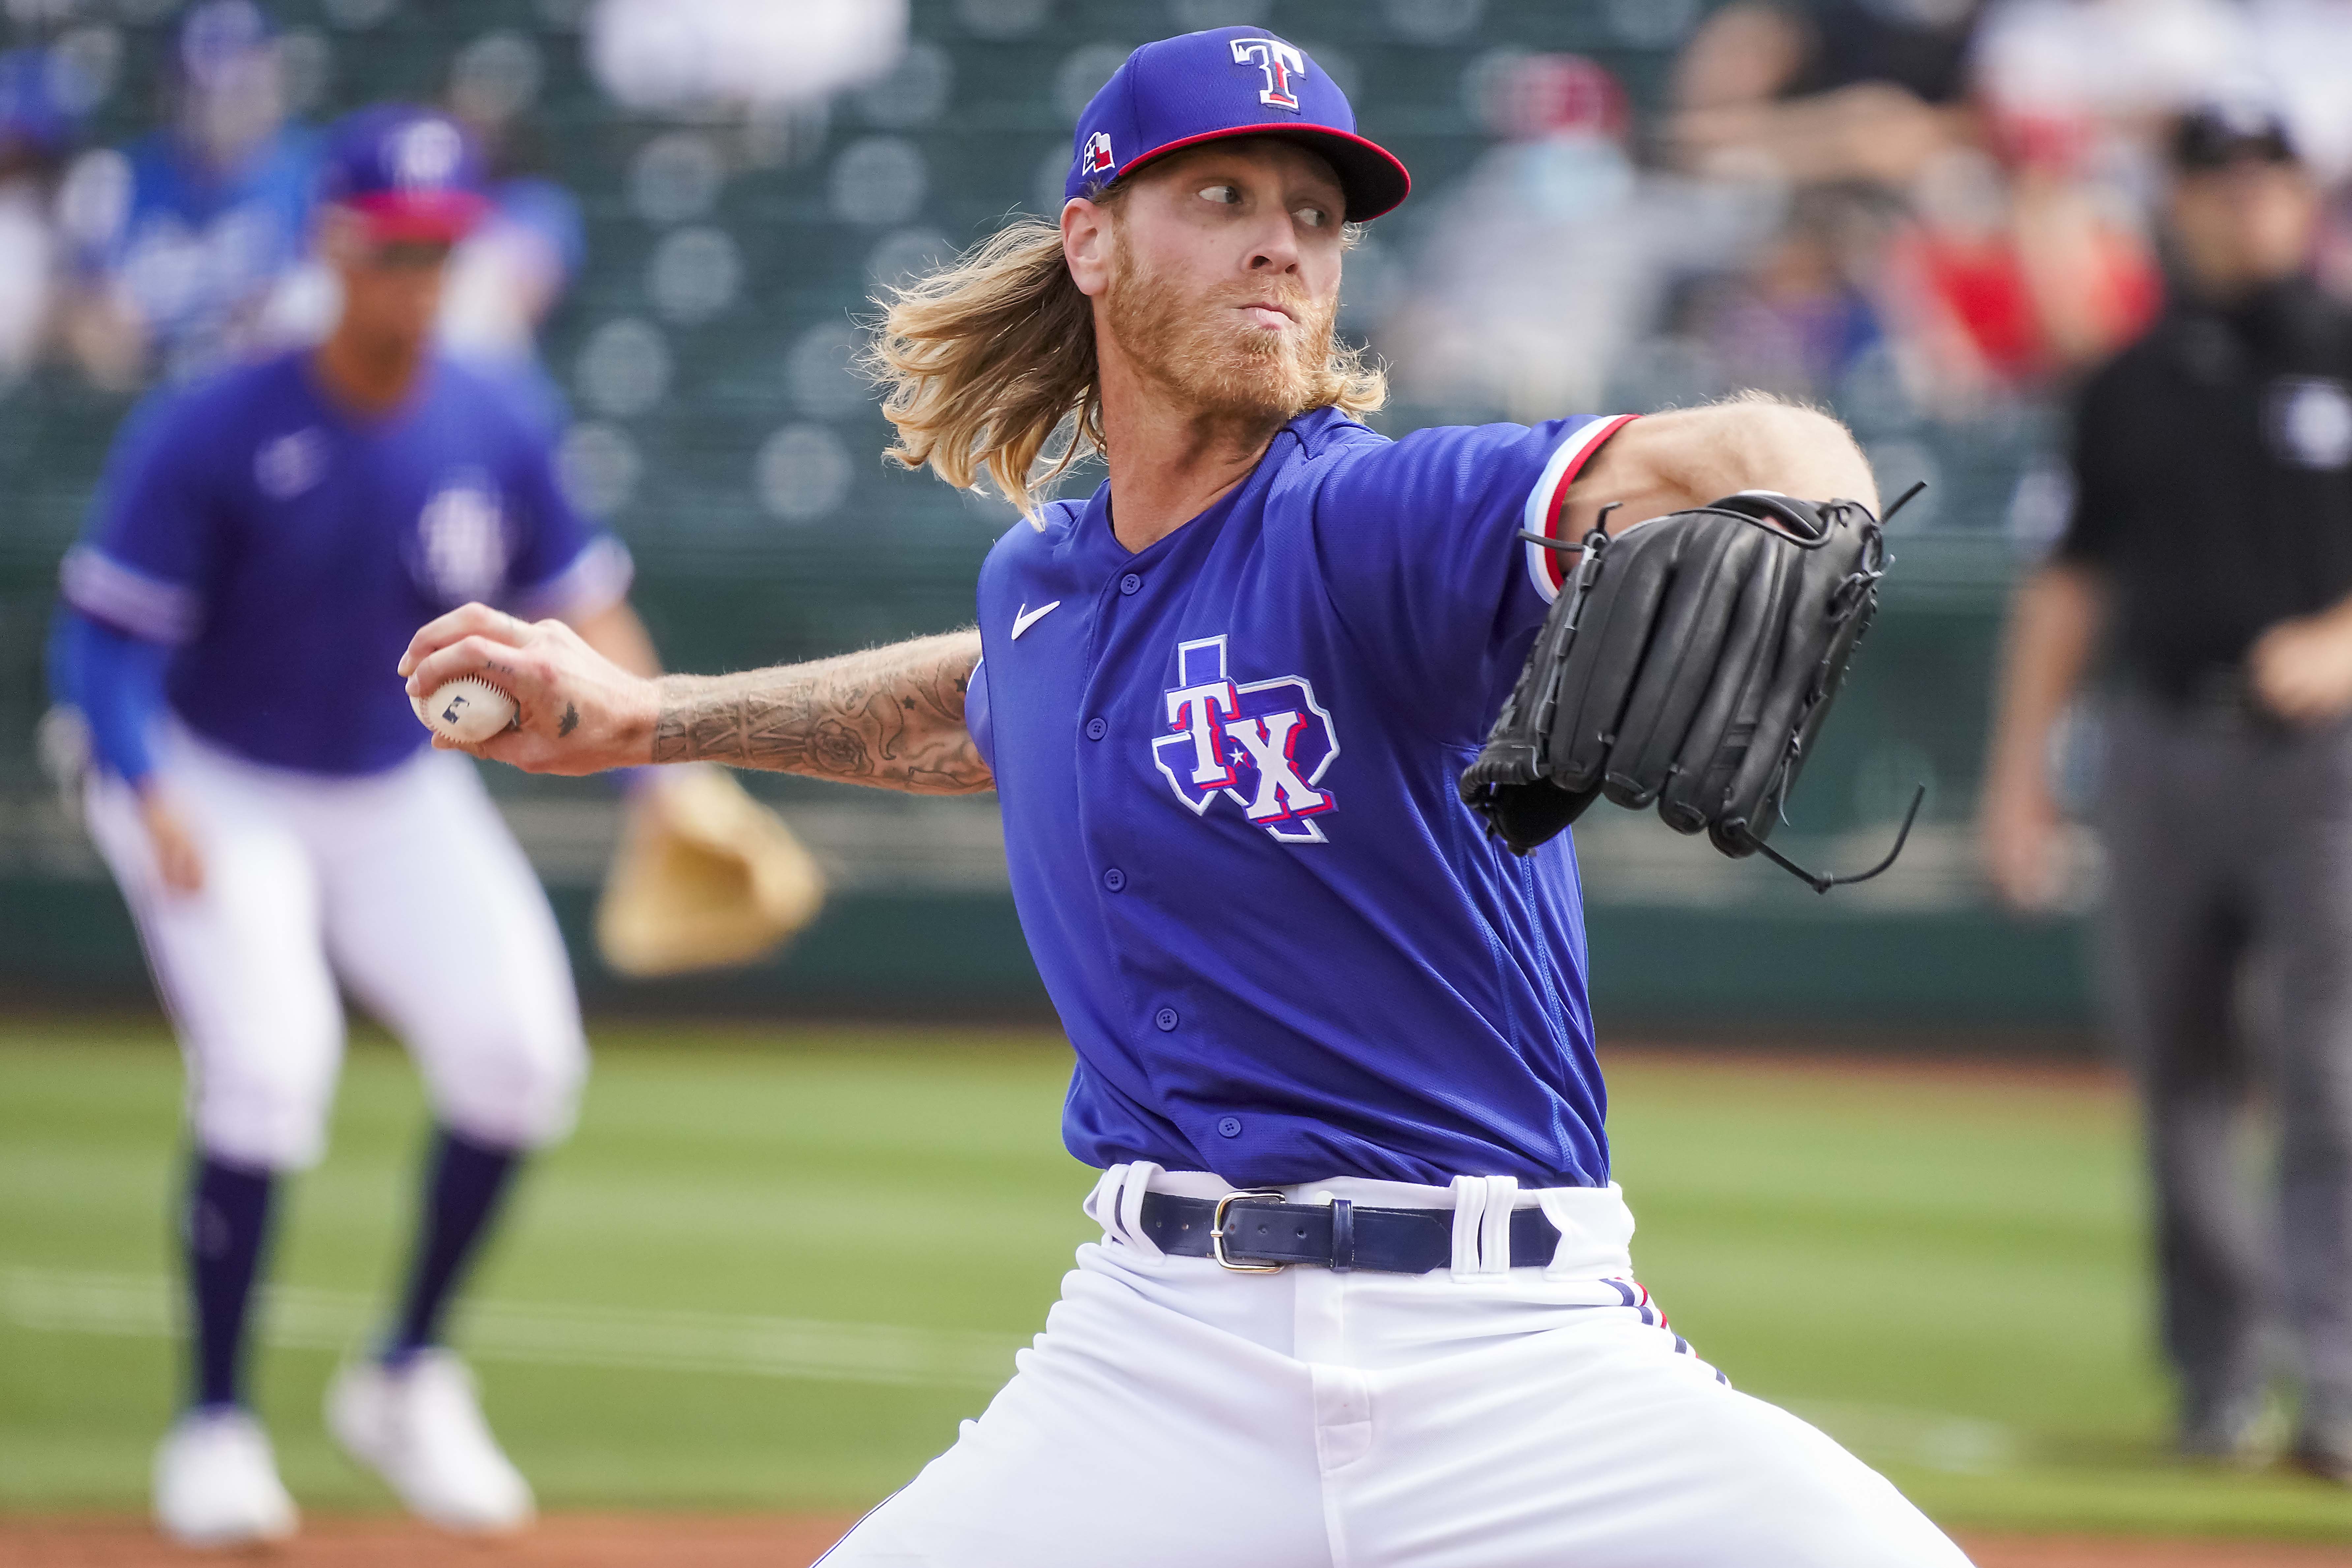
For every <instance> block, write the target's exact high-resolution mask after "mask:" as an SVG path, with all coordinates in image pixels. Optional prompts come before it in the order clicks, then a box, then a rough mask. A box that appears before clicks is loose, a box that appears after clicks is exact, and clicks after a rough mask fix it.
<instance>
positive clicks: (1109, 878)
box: [1103, 866, 1127, 893]
mask: <svg viewBox="0 0 2352 1568" xmlns="http://www.w3.org/2000/svg"><path fill="white" fill-rule="evenodd" d="M1103 886H1104V887H1106V888H1108V889H1110V890H1111V891H1112V892H1114V893H1116V892H1118V890H1119V889H1121V888H1124V887H1126V886H1127V873H1126V872H1124V871H1122V870H1120V869H1119V868H1118V867H1116V866H1113V867H1112V868H1110V869H1109V870H1108V871H1105V872H1104V873H1103Z"/></svg>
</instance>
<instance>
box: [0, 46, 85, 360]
mask: <svg viewBox="0 0 2352 1568" xmlns="http://www.w3.org/2000/svg"><path fill="white" fill-rule="evenodd" d="M71 69H72V66H71V62H70V61H68V60H67V59H66V58H64V57H62V56H60V55H58V54H57V53H55V52H53V51H51V50H48V49H14V50H11V51H9V52H8V53H6V54H5V55H0V384H6V383H9V382H13V381H15V380H16V379H17V378H18V377H20V376H22V375H23V374H25V373H26V371H27V370H29V369H31V368H32V365H33V363H34V361H35V360H37V358H39V357H40V354H41V353H42V351H43V349H44V347H45V346H46V344H47V339H48V333H49V313H50V309H51V304H52V301H53V300H54V297H55V293H56V289H55V283H56V270H57V259H58V258H57V243H56V237H55V235H54V234H53V232H52V230H51V227H50V202H51V197H52V190H53V187H54V186H55V184H56V183H57V174H58V169H59V168H60V166H61V165H62V163H63V161H64V158H65V155H66V153H68V151H70V150H71V148H72V145H73V139H74V133H75V131H76V129H77V125H76V121H77V119H78V116H77V115H76V114H75V112H74V110H73V105H74V104H75V102H76V101H78V100H79V98H80V97H81V96H82V95H81V94H79V93H78V92H77V91H76V90H75V89H74V85H73V84H72V83H71V82H69V81H68V80H66V79H65V76H66V74H67V73H68V72H69V71H70V70H71Z"/></svg>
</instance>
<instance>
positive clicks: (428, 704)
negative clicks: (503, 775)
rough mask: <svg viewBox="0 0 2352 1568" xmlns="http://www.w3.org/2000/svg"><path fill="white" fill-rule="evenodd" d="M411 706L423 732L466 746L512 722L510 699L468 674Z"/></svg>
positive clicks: (513, 717) (513, 706) (512, 711)
mask: <svg viewBox="0 0 2352 1568" xmlns="http://www.w3.org/2000/svg"><path fill="white" fill-rule="evenodd" d="M412 701H413V700H412ZM414 706H415V709H416V716H417V717H418V718H419V719H422V720H424V721H425V727H426V728H427V729H429V730H431V731H434V733H436V734H439V735H446V736H448V737H449V738H450V739H451V740H453V741H456V742H459V743H460V744H463V745H467V746H471V745H476V744H478V743H479V742H483V741H487V740H488V739H489V738H490V737H491V736H493V735H495V734H497V733H498V732H499V731H501V730H503V729H505V728H506V727H507V726H508V725H509V724H511V723H513V722H514V720H515V700H514V699H513V698H511V697H509V696H508V695H507V694H506V693H505V692H503V691H500V690H499V689H498V688H497V687H495V686H492V685H491V684H490V683H489V682H488V681H487V680H484V679H480V678H479V677H478V676H471V675H461V676H459V677H458V678H457V679H455V680H452V681H450V682H448V683H447V684H446V685H445V686H443V687H442V688H441V689H439V690H437V691H436V692H435V693H434V694H433V695H432V696H430V697H428V698H426V699H425V700H423V701H421V702H415V703H414Z"/></svg>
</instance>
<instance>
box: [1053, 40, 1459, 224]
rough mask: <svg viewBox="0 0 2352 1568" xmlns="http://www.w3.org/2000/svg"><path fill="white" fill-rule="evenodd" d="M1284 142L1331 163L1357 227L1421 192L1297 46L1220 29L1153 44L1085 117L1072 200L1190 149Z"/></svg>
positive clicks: (1068, 194) (1066, 193) (1074, 153)
mask: <svg viewBox="0 0 2352 1568" xmlns="http://www.w3.org/2000/svg"><path fill="white" fill-rule="evenodd" d="M1234 136H1278V137H1280V138H1282V139H1283V140H1284V141H1286V142H1297V143H1299V144H1300V145H1301V146H1304V147H1307V148H1310V149H1312V150H1313V151H1315V152H1317V153H1321V154H1322V155H1323V156H1324V157H1325V158H1326V159H1328V161H1329V162H1330V164H1331V167H1332V169H1333V171H1334V172H1336V173H1337V174H1339V188H1340V189H1341V190H1342V191H1344V192H1346V193H1347V197H1348V212H1347V217H1348V220H1349V222H1351V223H1361V222H1363V221H1364V220H1365V219H1367V218H1375V217H1378V216H1381V214H1382V213H1384V212H1387V211H1388V210H1389V209H1391V207H1393V206H1395V205H1397V204H1398V203H1399V202H1402V200H1404V198H1405V194H1406V193H1407V192H1409V191H1411V190H1412V175H1411V174H1406V173H1405V168H1404V165H1403V164H1402V163H1399V162H1398V161H1397V158H1396V155H1395V154H1394V153H1391V152H1390V151H1389V150H1388V149H1387V148H1385V147H1382V146H1381V145H1379V144H1378V143H1376V142H1370V141H1367V140H1366V139H1365V138H1363V137H1361V136H1359V135H1357V134H1356V111H1355V110H1352V109H1350V108H1349V107H1348V95H1347V94H1346V93H1344V92H1341V91H1340V90H1339V84H1338V83H1336V82H1334V81H1333V80H1332V79H1330V78H1329V77H1328V76H1326V75H1324V74H1323V71H1322V68H1320V67H1318V66H1317V65H1316V63H1315V62H1314V61H1313V60H1311V59H1308V58H1307V51H1306V50H1304V49H1302V48H1300V47H1298V46H1297V45H1296V44H1292V43H1288V42H1286V41H1285V40H1283V39H1281V38H1277V37H1275V36H1274V35H1273V34H1272V33H1269V32H1267V31H1265V29H1264V28H1262V27H1213V28H1211V29H1210V30H1209V31H1207V32H1205V33H1186V34H1185V35H1183V36H1182V37H1176V38H1162V39H1160V42H1158V43H1156V44H1146V45H1144V46H1143V47H1141V48H1139V49H1138V50H1136V51H1135V52H1134V53H1133V54H1131V55H1129V56H1128V57H1127V62H1126V63H1125V64H1124V65H1122V66H1120V67H1119V68H1118V70H1117V71H1115V72H1113V73H1112V75H1111V79H1110V80H1108V81H1107V82H1105V83H1104V84H1103V89H1102V90H1101V91H1100V92H1097V94H1095V96H1094V99H1093V101H1091V102H1089V103H1088V104H1087V108H1086V112H1085V113H1083V114H1081V115H1079V116H1078V130H1077V134H1076V138H1075V139H1074V141H1073V142H1072V144H1071V157H1070V174H1069V178H1068V179H1067V180H1066V181H1064V182H1063V184H1062V199H1063V200H1064V201H1068V200H1070V199H1071V198H1072V197H1075V196H1093V195H1097V194H1098V193H1100V192H1101V191H1102V190H1104V189H1105V188H1106V187H1108V185H1110V184H1112V183H1113V182H1114V181H1116V180H1119V179H1122V178H1124V177H1125V176H1127V175H1128V174H1132V173H1133V172H1134V171H1136V170H1137V169H1139V168H1141V167H1142V166H1143V165H1145V164H1146V163H1150V162H1151V161H1152V160H1153V159H1155V158H1160V157H1164V156H1166V155H1167V154H1168V153H1173V152H1176V151H1178V150H1179V149H1181V148H1184V147H1192V146H1197V145H1198V144H1200V143H1201V142H1221V141H1224V140H1226V139H1227V138H1229V137H1234Z"/></svg>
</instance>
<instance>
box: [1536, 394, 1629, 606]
mask: <svg viewBox="0 0 2352 1568" xmlns="http://www.w3.org/2000/svg"><path fill="white" fill-rule="evenodd" d="M1640 417H1641V416H1640V415H1638V414H1619V415H1615V416H1609V417H1604V418H1601V419H1594V420H1591V421H1588V422H1587V423H1585V424H1582V425H1580V426H1577V427H1576V428H1575V429H1574V430H1571V431H1570V432H1569V434H1568V436H1567V437H1566V438H1565V439H1563V440H1562V441H1561V442H1560V444H1559V446H1558V447H1554V448H1553V450H1552V454H1551V458H1550V460H1549V461H1548V462H1546V463H1545V464H1544V468H1543V477H1542V478H1540V479H1538V480H1536V484H1535V489H1531V490H1529V491H1528V505H1527V518H1526V521H1524V522H1523V523H1522V524H1521V526H1522V527H1524V528H1525V529H1526V530H1527V531H1528V532H1530V533H1540V534H1542V535H1543V536H1544V537H1545V538H1546V539H1557V538H1559V516H1560V508H1561V504H1562V503H1563V502H1565V501H1566V500H1568V487H1569V486H1570V485H1572V484H1574V483H1575V482H1576V476H1577V475H1578V474H1579V473H1580V472H1581V471H1582V470H1583V468H1584V465H1585V463H1586V461H1587V460H1588V459H1590V458H1591V456H1592V454H1593V453H1595V452H1598V451H1599V450H1601V444H1602V443H1603V442H1605V441H1607V440H1608V439H1609V437H1612V436H1614V435H1615V434H1617V432H1618V431H1620V430H1622V429H1623V428H1625V426H1628V425H1631V424H1632V423H1633V421H1634V420H1636V419H1638V418H1640ZM1527 551H1528V581H1529V582H1531V583H1533V584H1535V585H1536V592H1537V593H1538V594H1541V595H1543V596H1544V602H1545V603H1547V604H1549V603H1550V602H1551V601H1552V600H1554V599H1557V598H1559V586H1560V584H1562V583H1564V582H1566V581H1567V574H1566V572H1565V571H1564V570H1563V569H1562V567H1563V563H1562V560H1561V556H1560V552H1559V551H1557V550H1546V549H1545V548H1544V547H1543V546H1542V545H1540V544H1533V543H1531V544H1529V545H1528V547H1527Z"/></svg>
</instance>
